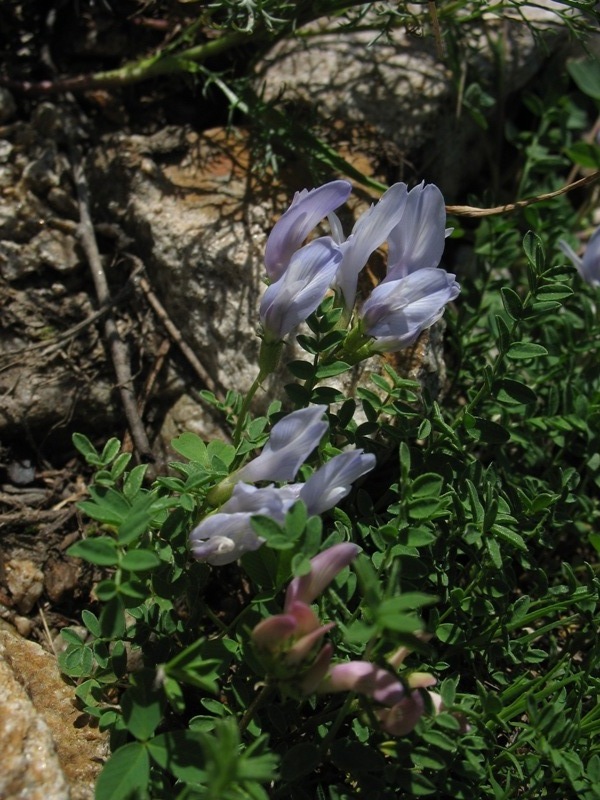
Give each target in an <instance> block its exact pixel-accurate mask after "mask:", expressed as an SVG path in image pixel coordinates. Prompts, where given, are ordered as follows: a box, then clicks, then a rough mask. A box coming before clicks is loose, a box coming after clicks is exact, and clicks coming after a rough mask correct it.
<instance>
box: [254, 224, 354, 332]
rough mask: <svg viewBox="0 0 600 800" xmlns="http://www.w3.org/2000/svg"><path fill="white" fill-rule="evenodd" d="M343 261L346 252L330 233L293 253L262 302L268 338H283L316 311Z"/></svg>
mask: <svg viewBox="0 0 600 800" xmlns="http://www.w3.org/2000/svg"><path fill="white" fill-rule="evenodd" d="M341 260H342V252H341V250H340V248H339V247H338V246H337V245H336V244H335V242H334V241H333V239H332V238H331V237H330V236H323V237H322V238H321V239H315V240H314V241H313V242H310V244H307V245H305V246H304V247H302V248H301V249H300V250H297V251H296V252H295V253H294V254H293V256H292V258H291V261H290V262H289V264H288V265H287V267H286V269H285V271H284V272H283V274H282V276H281V277H280V278H279V280H277V281H275V283H272V284H271V285H270V286H268V287H267V289H266V291H265V293H264V295H263V298H262V301H261V304H260V311H259V313H260V320H261V322H262V324H263V328H264V331H265V338H266V339H269V340H271V341H279V340H281V339H283V337H284V336H286V335H287V334H288V333H289V332H290V331H291V330H293V329H294V328H295V327H297V326H298V325H299V324H300V323H301V322H304V320H305V319H306V318H307V317H308V316H309V315H310V314H312V312H313V311H314V310H315V309H316V308H317V306H318V305H319V303H320V302H321V300H323V298H324V297H325V295H326V293H327V290H328V289H329V287H330V285H331V282H332V281H333V279H334V277H335V274H336V272H337V268H338V264H339V263H340V261H341Z"/></svg>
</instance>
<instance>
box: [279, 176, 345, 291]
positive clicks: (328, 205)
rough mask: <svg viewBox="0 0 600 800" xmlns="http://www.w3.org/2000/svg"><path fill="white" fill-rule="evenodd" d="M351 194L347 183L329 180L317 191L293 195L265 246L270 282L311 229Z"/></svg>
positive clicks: (283, 267)
mask: <svg viewBox="0 0 600 800" xmlns="http://www.w3.org/2000/svg"><path fill="white" fill-rule="evenodd" d="M351 191H352V184H351V183H349V182H348V181H331V182H330V183H326V184H324V185H323V186H319V187H318V188H317V189H311V190H310V191H308V189H303V190H302V191H301V192H296V194H295V195H294V199H293V200H292V204H291V205H290V207H289V208H288V210H287V211H286V212H285V213H284V214H283V215H282V216H281V217H280V218H279V220H278V221H277V222H276V223H275V225H274V226H273V229H272V231H271V233H270V234H269V238H268V239H267V244H266V247H265V266H266V269H267V275H268V276H269V278H270V279H271V280H272V281H276V280H278V279H279V278H280V277H281V276H282V275H283V273H284V272H285V270H286V268H287V266H288V264H289V263H290V261H291V258H292V255H293V254H294V253H295V252H296V250H298V248H299V247H300V245H301V244H302V242H303V241H304V240H305V239H306V237H307V236H308V234H309V233H310V232H311V231H312V230H313V228H314V227H315V226H316V225H317V224H318V223H319V222H320V221H321V220H322V219H323V218H324V217H326V216H327V215H328V214H329V213H330V212H331V211H333V210H334V209H336V208H338V207H339V206H341V205H342V204H343V203H345V202H346V200H347V199H348V197H349V196H350V192H351Z"/></svg>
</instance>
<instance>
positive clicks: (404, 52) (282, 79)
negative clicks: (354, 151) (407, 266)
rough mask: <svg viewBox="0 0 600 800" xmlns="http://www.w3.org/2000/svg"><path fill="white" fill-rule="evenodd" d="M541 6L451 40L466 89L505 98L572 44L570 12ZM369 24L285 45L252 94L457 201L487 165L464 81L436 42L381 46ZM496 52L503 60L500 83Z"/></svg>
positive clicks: (490, 20)
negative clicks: (299, 113)
mask: <svg viewBox="0 0 600 800" xmlns="http://www.w3.org/2000/svg"><path fill="white" fill-rule="evenodd" d="M380 5H382V6H383V7H385V5H386V4H380ZM389 5H391V4H389ZM541 5H545V6H546V8H541V9H540V8H530V7H528V6H527V5H525V6H523V7H521V8H520V9H519V14H520V15H521V16H519V17H518V18H515V17H513V18H512V19H503V18H500V17H499V16H497V15H494V14H491V13H490V14H486V15H485V16H484V19H483V20H482V21H480V22H477V23H473V24H469V23H463V24H462V26H461V27H460V29H459V30H458V31H456V32H455V33H454V34H451V35H454V36H458V35H460V36H462V37H464V38H465V39H466V42H465V41H463V43H462V47H461V51H462V52H463V53H467V54H469V55H468V58H467V60H466V61H465V62H464V63H463V64H462V65H461V69H463V70H464V71H465V74H464V77H467V75H468V78H469V83H473V84H477V83H478V84H479V85H480V88H481V91H482V92H485V90H486V89H490V88H491V91H492V94H498V95H501V96H502V97H506V95H507V94H509V93H510V92H513V91H515V90H516V89H518V88H520V87H522V86H523V85H524V84H525V83H526V81H527V80H529V79H530V78H531V77H532V75H534V74H535V72H536V71H537V70H538V69H539V68H540V66H541V65H542V64H543V63H544V61H546V60H547V59H548V57H549V55H550V54H551V53H552V52H553V51H555V50H556V49H557V47H558V46H559V44H560V42H562V41H564V40H565V38H566V36H567V31H566V28H565V27H564V25H560V24H559V18H558V17H557V15H556V13H555V11H554V10H555V9H557V8H562V9H563V10H564V4H561V3H553V2H546V3H542V4H541ZM425 8H426V7H425V6H424V5H420V6H419V7H418V12H419V14H420V15H421V17H423V16H424V17H425V19H426V20H427V14H426V11H424V9H425ZM373 17H374V18H375V19H373ZM369 21H371V22H374V28H373V29H371V30H362V31H358V32H349V31H348V30H344V29H343V28H340V27H339V26H340V23H341V22H343V18H341V20H321V21H319V22H318V23H316V24H314V25H313V26H311V27H312V31H311V35H310V36H303V37H298V38H297V39H292V40H283V41H281V42H280V43H278V44H276V45H275V47H274V48H273V50H272V51H271V53H270V54H269V55H268V56H267V57H266V58H265V59H264V61H263V62H261V63H260V64H259V65H258V67H257V70H256V80H255V86H256V88H257V90H259V91H260V92H261V94H262V95H263V96H264V99H265V100H266V101H270V100H275V99H276V98H278V99H279V100H278V102H280V103H281V102H288V103H292V104H293V105H295V106H296V107H297V108H302V107H303V106H306V107H307V108H308V109H310V110H309V111H308V112H306V111H305V114H306V113H308V115H309V117H310V116H311V115H312V117H313V118H315V119H316V120H319V121H320V125H321V126H322V128H323V129H324V130H325V131H326V133H325V139H326V140H327V141H328V142H332V143H337V142H339V141H345V142H348V141H349V140H350V141H356V142H358V143H359V147H360V146H361V144H362V146H363V147H364V148H365V150H367V151H369V150H371V151H373V149H374V148H375V150H376V151H377V152H378V153H379V154H384V155H386V157H387V158H388V160H389V161H390V163H391V162H394V161H395V162H397V164H398V166H399V179H403V173H404V170H405V165H408V164H411V165H413V166H415V167H416V172H417V175H419V176H420V177H425V176H426V177H427V179H428V180H430V181H433V182H435V183H437V184H438V185H439V186H440V187H441V188H442V190H443V191H444V193H445V194H446V195H447V196H448V197H455V196H457V195H458V194H460V192H461V191H462V190H463V189H464V187H466V186H468V185H469V182H470V181H471V180H472V178H473V176H476V175H477V173H478V172H479V170H480V168H481V165H482V163H483V159H484V158H486V154H485V152H484V149H483V148H482V146H481V144H480V141H481V129H480V128H479V127H478V126H477V124H476V123H475V121H474V120H473V119H472V118H471V116H470V115H469V113H468V110H467V108H466V106H465V104H464V103H463V104H461V103H460V101H459V100H458V95H457V88H456V87H457V86H458V85H459V82H460V80H461V75H460V74H454V75H453V74H452V72H451V71H450V69H449V68H448V66H446V65H445V64H444V63H443V62H442V61H440V60H439V58H438V57H437V56H436V53H435V42H434V39H433V36H432V35H431V34H429V33H427V35H425V34H423V33H422V34H421V35H419V36H415V35H414V32H410V33H409V32H407V30H406V27H404V26H403V27H397V28H395V29H393V30H392V31H391V32H390V36H389V38H386V37H380V38H377V37H376V31H377V25H378V23H377V18H376V15H375V12H372V15H371V17H367V18H366V19H365V20H364V21H363V22H364V25H363V27H366V25H367V24H368V23H369ZM528 21H529V22H530V23H532V25H534V26H535V31H534V30H533V28H531V27H529V26H528V24H527V22H528ZM491 42H493V43H494V46H493V47H492V46H491V44H490V43H491ZM497 48H501V50H502V53H503V56H502V57H503V66H502V74H500V72H499V67H498V61H497V56H496V52H495V50H496V49H497ZM449 63H450V62H449ZM499 87H502V88H501V90H500V89H499ZM463 99H464V98H463ZM471 100H472V102H474V103H476V99H475V98H471ZM483 111H484V112H485V108H483ZM407 171H408V169H407Z"/></svg>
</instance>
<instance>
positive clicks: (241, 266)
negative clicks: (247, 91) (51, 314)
mask: <svg viewBox="0 0 600 800" xmlns="http://www.w3.org/2000/svg"><path fill="white" fill-rule="evenodd" d="M246 140H247V137H246V135H245V134H244V133H243V132H241V131H232V132H230V133H227V132H225V131H224V130H220V129H218V130H212V131H206V132H204V133H203V134H196V133H194V132H192V131H190V130H187V129H175V130H174V129H166V130H165V131H163V132H161V134H159V135H156V136H150V137H142V136H130V137H125V136H116V137H112V138H110V139H108V140H107V141H106V143H105V145H104V146H103V147H101V148H98V149H97V150H96V151H95V153H94V157H93V161H92V162H91V163H90V169H89V173H90V179H91V181H92V184H93V187H94V188H93V192H94V197H95V198H97V202H98V204H99V206H100V207H104V208H106V207H110V208H111V209H112V211H113V214H114V215H115V217H116V218H117V220H118V221H119V222H120V224H121V225H122V227H123V228H124V230H125V232H126V234H127V235H128V236H130V237H132V238H133V239H134V240H135V242H136V244H137V248H138V250H139V252H140V254H141V255H142V258H143V260H144V263H145V266H146V269H147V272H148V274H149V276H150V280H151V284H152V287H153V289H154V291H155V292H156V293H157V295H158V296H159V299H160V300H161V302H162V303H163V305H164V306H165V308H166V311H167V313H168V314H169V316H170V317H171V319H172V320H173V321H175V322H176V324H177V326H178V328H179V330H180V332H181V333H182V335H183V337H184V339H185V340H186V341H187V342H188V344H189V345H191V346H192V348H193V349H194V351H195V353H196V355H197V356H198V358H199V359H200V361H201V362H202V363H203V365H204V367H205V369H206V370H207V371H208V373H209V374H210V375H211V376H212V378H213V380H214V382H215V383H216V385H217V386H218V387H221V389H223V387H227V388H230V387H235V388H236V389H237V390H239V391H242V392H243V391H246V390H247V389H248V387H249V386H250V385H251V383H252V382H253V380H254V378H255V377H256V359H257V354H258V338H257V336H256V330H257V325H258V316H257V308H258V302H259V297H260V294H261V292H262V278H263V275H262V251H263V248H264V242H265V238H266V233H267V231H268V229H269V228H270V226H271V224H272V221H273V219H274V216H275V201H276V199H277V197H276V192H275V191H274V190H273V188H272V186H271V185H270V184H269V183H267V182H266V181H264V182H261V181H260V180H259V179H258V178H257V177H255V176H252V175H251V173H250V170H249V158H250V155H249V151H248V148H247V141H246ZM250 198H251V199H250ZM198 388H203V387H198Z"/></svg>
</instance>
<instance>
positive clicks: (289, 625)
mask: <svg viewBox="0 0 600 800" xmlns="http://www.w3.org/2000/svg"><path fill="white" fill-rule="evenodd" d="M297 627H298V623H297V622H296V619H295V618H294V617H293V616H292V615H291V614H276V615H275V616H273V617H267V619H263V620H262V621H261V622H259V623H258V625H256V626H255V627H254V628H253V630H252V633H251V636H252V641H253V642H254V644H255V645H256V646H257V647H258V648H259V649H261V650H268V651H270V652H274V651H277V650H279V648H280V647H281V646H282V645H283V644H285V642H287V640H288V639H289V638H290V637H291V636H292V635H293V634H294V633H295V632H296V628H297Z"/></svg>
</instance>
